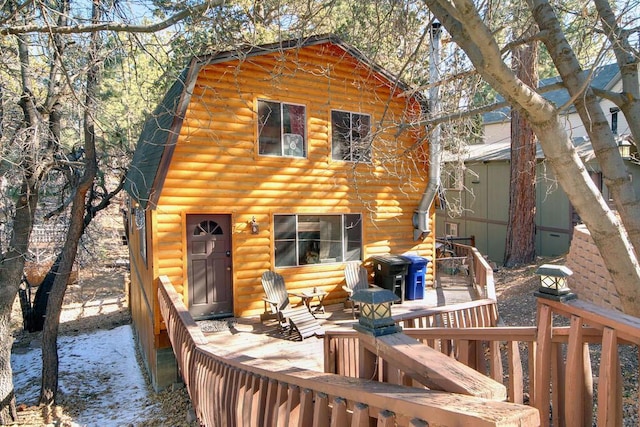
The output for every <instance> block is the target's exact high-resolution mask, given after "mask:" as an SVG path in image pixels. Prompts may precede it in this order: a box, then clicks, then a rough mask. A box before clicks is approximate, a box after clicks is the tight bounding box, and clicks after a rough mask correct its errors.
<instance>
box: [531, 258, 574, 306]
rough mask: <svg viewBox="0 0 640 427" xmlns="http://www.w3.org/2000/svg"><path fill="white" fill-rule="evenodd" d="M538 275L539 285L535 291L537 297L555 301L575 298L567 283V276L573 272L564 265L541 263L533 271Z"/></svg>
mask: <svg viewBox="0 0 640 427" xmlns="http://www.w3.org/2000/svg"><path fill="white" fill-rule="evenodd" d="M535 274H537V275H539V276H540V287H539V288H538V291H537V292H535V295H536V296H537V297H541V298H547V299H552V300H556V301H567V300H570V299H574V298H576V294H574V293H572V292H571V289H569V286H568V285H567V277H569V276H571V275H572V274H573V271H571V270H570V269H569V268H568V267H565V266H564V265H553V264H543V265H541V266H540V267H538V269H537V270H536V271H535Z"/></svg>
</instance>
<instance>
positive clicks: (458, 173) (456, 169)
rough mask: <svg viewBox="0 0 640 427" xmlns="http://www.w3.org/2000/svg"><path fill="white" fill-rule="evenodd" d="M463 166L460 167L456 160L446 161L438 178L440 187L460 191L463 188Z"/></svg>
mask: <svg viewBox="0 0 640 427" xmlns="http://www.w3.org/2000/svg"><path fill="white" fill-rule="evenodd" d="M463 174H464V168H463V167H461V166H460V165H459V164H458V162H447V163H445V164H444V166H443V168H442V173H441V174H440V180H441V182H442V188H444V189H446V190H456V191H460V190H462V189H463V187H464V184H463V180H464V175H463Z"/></svg>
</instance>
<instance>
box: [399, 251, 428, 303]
mask: <svg viewBox="0 0 640 427" xmlns="http://www.w3.org/2000/svg"><path fill="white" fill-rule="evenodd" d="M402 257H403V258H405V259H406V260H407V261H408V262H409V265H408V266H407V276H406V277H405V280H404V283H405V287H406V288H405V298H406V299H407V300H416V299H423V298H424V287H425V284H426V277H427V265H428V264H429V261H430V260H429V258H424V257H421V256H418V255H402Z"/></svg>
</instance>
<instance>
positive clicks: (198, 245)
mask: <svg viewBox="0 0 640 427" xmlns="http://www.w3.org/2000/svg"><path fill="white" fill-rule="evenodd" d="M187 247H188V248H189V249H188V269H189V313H190V314H191V316H192V317H193V318H194V319H206V318H213V317H225V316H231V315H233V291H232V283H231V217H230V216H229V215H187Z"/></svg>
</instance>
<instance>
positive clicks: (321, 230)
mask: <svg viewBox="0 0 640 427" xmlns="http://www.w3.org/2000/svg"><path fill="white" fill-rule="evenodd" d="M274 230H275V231H274V235H275V251H276V253H275V262H276V267H292V266H298V265H307V264H323V263H330V262H343V261H353V260H361V259H362V215H360V214H346V215H275V216H274Z"/></svg>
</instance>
